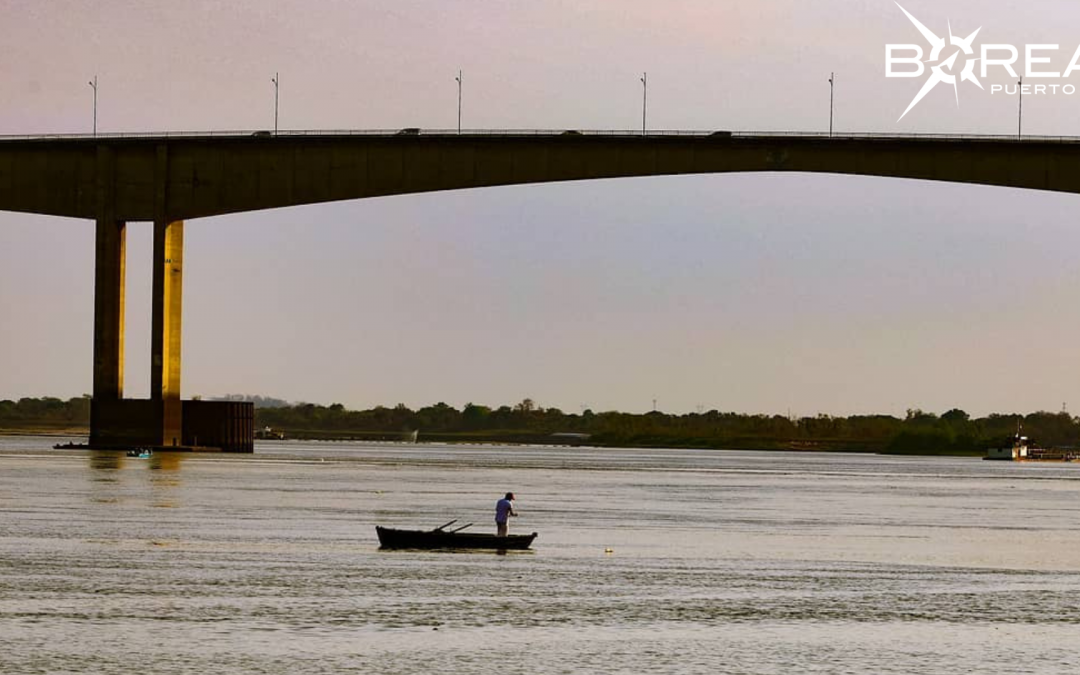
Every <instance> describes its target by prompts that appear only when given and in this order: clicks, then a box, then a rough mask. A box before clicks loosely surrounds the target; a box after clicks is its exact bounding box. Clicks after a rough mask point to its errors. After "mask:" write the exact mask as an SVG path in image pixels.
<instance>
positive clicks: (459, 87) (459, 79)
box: [454, 70, 461, 136]
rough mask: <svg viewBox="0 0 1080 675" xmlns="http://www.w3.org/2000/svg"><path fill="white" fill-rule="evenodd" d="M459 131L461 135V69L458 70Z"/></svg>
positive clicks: (456, 78)
mask: <svg viewBox="0 0 1080 675" xmlns="http://www.w3.org/2000/svg"><path fill="white" fill-rule="evenodd" d="M454 79H455V80H457V132H458V136H460V135H461V71H460V70H459V71H457V77H455V78H454Z"/></svg>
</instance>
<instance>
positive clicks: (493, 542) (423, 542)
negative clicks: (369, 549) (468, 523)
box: [375, 525, 536, 551]
mask: <svg viewBox="0 0 1080 675" xmlns="http://www.w3.org/2000/svg"><path fill="white" fill-rule="evenodd" d="M375 532H376V534H378V535H379V545H380V547H381V548H385V549H427V550H430V549H446V548H451V549H489V550H498V551H509V550H518V551H520V550H524V549H527V548H529V546H531V545H532V542H533V539H536V533H535V532H533V533H532V534H511V535H507V536H505V537H499V536H497V535H494V534H477V533H471V534H469V533H465V532H444V531H442V530H435V531H427V532H425V531H422V530H397V529H394V528H392V527H380V526H378V525H376V526H375Z"/></svg>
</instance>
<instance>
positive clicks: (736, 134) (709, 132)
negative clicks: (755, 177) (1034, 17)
mask: <svg viewBox="0 0 1080 675" xmlns="http://www.w3.org/2000/svg"><path fill="white" fill-rule="evenodd" d="M459 135H460V136H468V137H505V136H517V137H521V136H579V135H580V136H610V137H642V136H644V137H648V138H654V137H670V136H673V137H698V138H704V137H717V136H720V137H728V136H730V137H731V138H745V139H753V138H808V139H820V140H833V141H843V140H905V139H910V140H942V141H1017V142H1040V143H1080V136H1037V135H1024V136H1022V137H1018V136H1017V135H1016V134H996V135H995V134H951V133H890V134H886V133H879V132H845V133H834V134H831V135H830V134H829V133H828V132H820V131H780V130H770V131H734V130H730V131H729V130H724V129H719V130H718V129H704V130H701V129H697V130H689V129H649V130H647V131H646V132H645V133H644V134H643V133H642V132H641V130H640V129H638V130H633V129H462V130H461V132H458V131H457V130H456V129H419V128H405V129H302V130H296V129H289V130H281V131H278V132H277V133H276V134H275V133H274V132H272V131H268V130H266V129H255V130H251V129H248V130H237V129H230V130H217V131H125V132H99V133H97V134H96V135H95V134H83V133H70V134H69V133H59V134H10V135H5V134H0V142H2V141H26V140H42V141H47V140H110V139H150V138H245V137H259V138H274V137H275V136H276V137H279V138H304V137H315V136H381V137H385V136H438V137H446V136H459Z"/></svg>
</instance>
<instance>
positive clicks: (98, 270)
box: [90, 217, 127, 445]
mask: <svg viewBox="0 0 1080 675" xmlns="http://www.w3.org/2000/svg"><path fill="white" fill-rule="evenodd" d="M94 248H95V255H94V258H95V264H94V397H93V404H92V405H91V408H90V444H91V445H103V444H107V443H109V442H110V440H111V439H110V438H109V436H110V434H109V433H108V429H107V426H108V425H107V424H105V419H104V418H106V417H108V415H107V413H105V408H108V407H110V406H113V405H115V404H116V403H117V402H119V401H120V400H121V399H122V398H124V281H125V267H126V259H125V255H126V252H127V250H126V249H127V223H125V222H124V221H118V220H115V219H112V218H109V217H105V218H98V220H97V234H96V242H95V245H94Z"/></svg>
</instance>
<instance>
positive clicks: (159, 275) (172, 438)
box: [150, 220, 184, 446]
mask: <svg viewBox="0 0 1080 675" xmlns="http://www.w3.org/2000/svg"><path fill="white" fill-rule="evenodd" d="M183 261H184V221H182V220H177V221H173V222H169V221H168V220H158V221H155V222H154V270H153V275H154V280H153V309H152V311H151V330H150V398H151V400H153V401H155V402H157V403H159V404H160V409H161V438H160V440H159V441H158V443H157V444H158V445H165V446H175V445H180V444H181V441H182V438H183V415H182V412H183V411H182V406H181V403H180V337H181V332H180V326H181V311H180V310H181V300H182V297H183Z"/></svg>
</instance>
